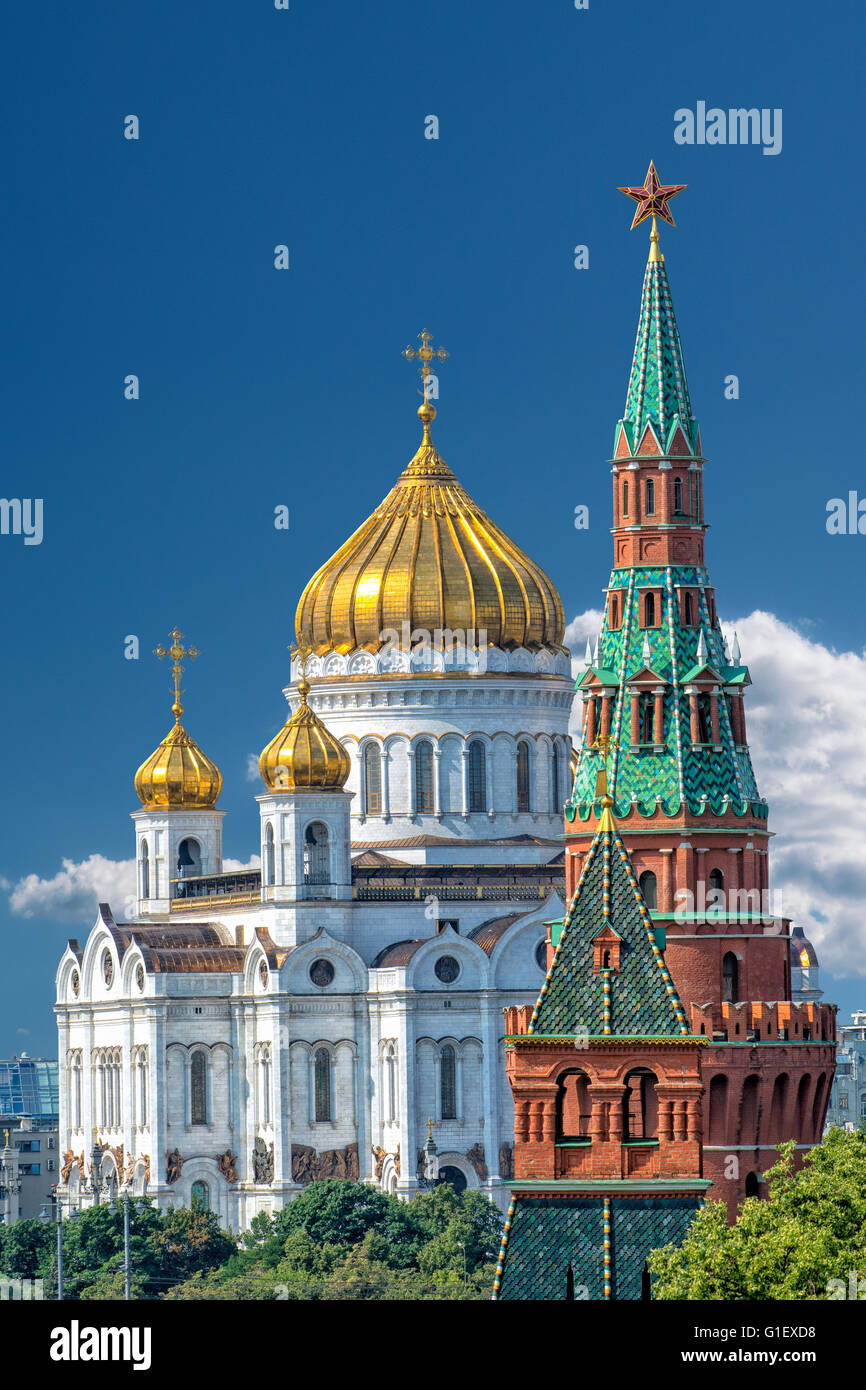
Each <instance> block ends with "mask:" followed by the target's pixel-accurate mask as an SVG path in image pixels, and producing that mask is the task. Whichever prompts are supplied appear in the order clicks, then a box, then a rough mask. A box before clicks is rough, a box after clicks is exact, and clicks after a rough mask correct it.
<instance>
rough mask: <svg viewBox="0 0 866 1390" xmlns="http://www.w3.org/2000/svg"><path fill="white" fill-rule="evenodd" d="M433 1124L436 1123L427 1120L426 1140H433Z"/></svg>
mask: <svg viewBox="0 0 866 1390" xmlns="http://www.w3.org/2000/svg"><path fill="white" fill-rule="evenodd" d="M435 1123H436V1122H435V1120H431V1119H430V1118H429V1117H428V1119H427V1138H428V1139H432V1138H433V1125H434V1124H435Z"/></svg>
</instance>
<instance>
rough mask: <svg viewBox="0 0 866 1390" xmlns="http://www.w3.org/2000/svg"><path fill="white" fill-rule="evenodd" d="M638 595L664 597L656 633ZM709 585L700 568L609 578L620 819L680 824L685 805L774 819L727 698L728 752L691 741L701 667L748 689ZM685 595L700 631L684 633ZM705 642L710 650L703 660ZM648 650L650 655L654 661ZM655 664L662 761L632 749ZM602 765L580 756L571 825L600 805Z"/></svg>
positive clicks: (608, 650) (606, 640)
mask: <svg viewBox="0 0 866 1390" xmlns="http://www.w3.org/2000/svg"><path fill="white" fill-rule="evenodd" d="M639 586H640V587H645V586H652V587H654V588H656V589H657V590H659V591H660V592H661V595H662V605H661V607H662V611H661V614H660V615H659V617H660V622H659V625H658V626H657V627H653V628H642V627H640V625H639V602H640V587H639ZM709 586H710V579H709V575H708V574H707V571H706V569H704V568H703V567H702V566H694V565H690V566H680V567H676V568H675V567H672V566H667V567H657V568H653V567H649V566H646V567H641V568H623V569H617V570H614V572H613V574H612V575H611V578H610V589H611V591H612V592H616V593H618V594H619V596H620V607H621V612H622V622H621V625H620V626H619V627H618V628H615V629H613V630H611V629H610V628H609V627H608V621H607V611H608V610H607V609H606V610H605V619H604V626H603V628H602V631H601V634H600V637H599V644H598V658H597V660H598V666H599V667H600V668H604V669H605V670H608V671H611V672H613V673H615V674H616V685H617V689H616V694H615V697H614V700H613V720H612V725H611V735H612V738H613V741H614V744H615V745H616V746H615V747H614V749H613V750H612V754H611V758H610V762H609V767H608V786H609V788H610V792H611V795H612V796H613V798H614V814H615V815H616V816H618V817H620V818H624V817H626V816H627V815H628V814H629V813H630V811H631V810H632V808H633V807H634V808H635V809H636V810H637V811H638V812H639V813H640V814H641V815H652V814H654V813H659V814H661V815H663V816H668V815H676V814H677V813H678V812H679V810H680V808H681V807H682V806H683V805H684V804H685V805H686V806H687V807H688V808H689V809H690V810H691V811H692V812H693V813H694V814H695V815H700V814H701V813H702V812H704V811H705V810H709V811H710V812H711V813H712V814H713V815H720V814H722V813H723V812H724V811H726V810H730V811H733V812H734V813H735V814H736V815H740V816H744V815H753V816H758V817H761V818H765V817H766V815H767V806H766V802H764V801H763V800H762V798H761V796H760V793H759V791H758V787H757V784H756V782H755V774H754V771H753V769H752V763H751V759H750V757H749V752H748V749H747V748H744V747H740V746H739V745H737V744H736V742H735V740H734V736H733V730H732V728H731V720H730V714H729V710H728V703H727V700H726V699H725V698H724V697H722V698H721V699H720V701H719V725H720V735H721V745H720V747H719V748H718V749H716V748H711V747H707V746H704V745H693V744H692V741H691V733H690V720H689V696H688V695H687V694H686V686H687V685H688V683H689V680H690V679H691V678H693V677H694V675H695V673H696V668H697V669H700V668H702V667H703V666H706V665H709V666H711V667H712V668H713V669H714V670H715V671H717V672H718V674H719V676H720V678H721V681H722V683H723V685H747V684H748V683H749V675H748V668H747V667H746V666H743V665H739V664H738V665H732V664H731V661H730V659H729V658H728V657H727V655H726V653H725V647H724V642H723V638H722V633H721V630H720V629H719V627H718V626H714V625H713V624H712V623H711V621H710V612H709V606H708V603H707V598H706V592H705V591H706V589H707V588H708V587H709ZM678 587H685V588H689V589H691V590H693V591H696V592H697V593H698V596H699V599H698V606H699V612H698V614H697V617H698V619H699V624H700V625H699V626H697V627H683V626H682V624H681V622H680V608H679V602H678V599H677V592H676V591H677V588H678ZM702 637H703V650H702V653H701V656H700V657H699V651H698V648H699V644H701V638H702ZM645 644H647V645H648V647H649V659H647V656H646V652H645ZM704 652H705V655H704V654H703V653H704ZM647 665H648V666H650V667H651V668H652V670H653V671H654V672H655V673H657V675H658V676H659V677H660V678H661V679H662V680H663V681H664V683H665V694H664V741H663V743H662V744H661V745H660V747H661V752H656V751H655V746H654V745H653V746H648V747H644V748H639V749H637V748H633V747H632V746H631V696H630V693H629V689H628V680H629V677H631V676H634V675H635V674H636V673H637V672H638V671H639V670H641V669H642V668H643V667H644V666H647ZM582 679H583V673H581V675H580V676H579V677H578V680H577V685H578V687H579V686H580V685H581V682H582ZM611 684H613V682H611ZM731 698H734V697H731ZM736 698H739V697H736ZM601 766H602V756H601V753H600V752H599V751H598V750H597V749H593V748H587V747H585V746H581V747H580V749H579V752H578V764H577V770H576V774H575V779H574V786H573V789H572V795H571V798H570V800H569V802H568V805H567V806H566V812H565V814H566V816H567V818H568V819H569V820H574V818H575V816H578V815H579V816H580V818H581V820H586V819H587V817H588V816H589V815H590V812H591V811H592V809H593V807H594V806H597V802H596V795H595V785H596V773H597V772H598V771H599V770H600V769H601Z"/></svg>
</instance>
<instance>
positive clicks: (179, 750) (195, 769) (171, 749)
mask: <svg viewBox="0 0 866 1390" xmlns="http://www.w3.org/2000/svg"><path fill="white" fill-rule="evenodd" d="M222 784H223V779H222V773H221V772H220V770H219V768H218V767H217V765H216V763H214V762H211V760H210V758H209V757H208V756H207V754H206V753H203V752H202V750H201V749H200V748H199V746H198V744H197V743H196V741H195V739H194V738H192V737H191V736H190V735H189V734H188V733H187V731H186V729H185V728H184V727H183V725H182V724H181V722H180V715H179V714H178V715H176V716H175V725H174V728H173V729H172V731H171V733H169V734H167V735H166V737H165V738H164V739H163V740H162V743H161V744H160V745H159V747H158V748H157V749H156V751H155V752H154V753H151V755H150V757H149V758H148V759H147V761H146V762H143V763H142V765H141V767H140V768H139V769H138V771H137V772H136V774H135V790H136V794H137V795H138V799H139V801H140V802H141V804H142V805H143V806H148V807H151V806H186V807H190V808H191V807H198V808H199V809H200V810H201V809H204V808H206V807H211V806H214V805H216V801H217V798H218V796H219V794H220V792H221V790H222Z"/></svg>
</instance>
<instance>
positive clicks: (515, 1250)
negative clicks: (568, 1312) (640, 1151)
mask: <svg viewBox="0 0 866 1390" xmlns="http://www.w3.org/2000/svg"><path fill="white" fill-rule="evenodd" d="M700 1204H701V1199H700V1198H699V1197H696V1196H695V1197H691V1196H683V1197H614V1198H612V1200H611V1202H610V1215H611V1233H610V1272H611V1297H612V1298H613V1299H616V1300H617V1301H621V1300H638V1299H640V1298H641V1297H642V1293H643V1269H644V1264H645V1263H646V1259H647V1256H648V1255H649V1253H650V1251H651V1250H657V1249H659V1247H660V1246H662V1245H669V1244H671V1243H672V1242H675V1243H677V1244H679V1242H680V1241H682V1240H683V1238H684V1236H685V1234H686V1232H687V1230H688V1228H689V1225H690V1223H691V1221H692V1219H693V1217H694V1216H695V1214H696V1212H697V1211H698V1208H699V1206H700ZM603 1242H604V1199H603V1198H602V1197H565V1196H563V1197H543V1198H542V1197H523V1196H520V1197H517V1198H516V1199H515V1201H514V1204H513V1207H512V1210H511V1213H510V1218H509V1225H508V1231H507V1234H506V1237H505V1239H504V1241H503V1246H502V1251H501V1254H500V1257H499V1259H500V1266H501V1270H502V1272H501V1274H500V1276H499V1286H498V1288H497V1290H496V1291H495V1293H494V1295H493V1296H494V1298H495V1299H496V1300H498V1301H501V1300H502V1299H505V1300H506V1301H512V1300H515V1301H516V1300H518V1299H526V1300H535V1299H538V1300H542V1299H543V1300H547V1299H558V1298H559V1299H565V1297H566V1289H567V1286H568V1267H569V1265H571V1269H572V1275H573V1279H574V1287H575V1289H578V1288H579V1286H580V1285H583V1287H584V1288H585V1290H586V1294H585V1295H584V1294H580V1295H579V1296H580V1297H588V1298H589V1299H590V1300H599V1301H600V1300H601V1299H603V1298H604V1255H603V1248H604V1244H603Z"/></svg>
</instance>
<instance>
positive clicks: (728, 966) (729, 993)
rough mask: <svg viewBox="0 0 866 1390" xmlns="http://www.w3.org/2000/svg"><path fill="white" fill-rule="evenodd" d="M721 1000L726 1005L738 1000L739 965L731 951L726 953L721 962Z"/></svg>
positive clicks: (735, 1002)
mask: <svg viewBox="0 0 866 1390" xmlns="http://www.w3.org/2000/svg"><path fill="white" fill-rule="evenodd" d="M722 1000H723V1001H724V1003H726V1004H738V1003H739V1000H740V963H739V961H738V960H737V957H736V956H735V955H734V953H733V951H728V952H726V954H725V958H724V960H723V961H722Z"/></svg>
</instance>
